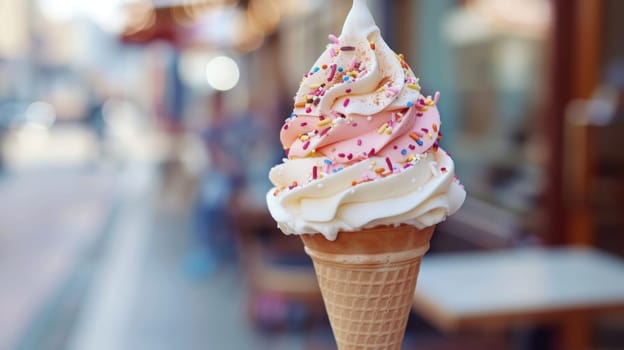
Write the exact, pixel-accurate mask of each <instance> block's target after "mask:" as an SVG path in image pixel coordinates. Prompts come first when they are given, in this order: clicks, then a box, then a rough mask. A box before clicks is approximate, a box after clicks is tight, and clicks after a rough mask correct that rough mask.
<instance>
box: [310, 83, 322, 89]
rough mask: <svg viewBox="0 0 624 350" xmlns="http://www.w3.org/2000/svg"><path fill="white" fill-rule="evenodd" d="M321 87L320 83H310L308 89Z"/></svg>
mask: <svg viewBox="0 0 624 350" xmlns="http://www.w3.org/2000/svg"><path fill="white" fill-rule="evenodd" d="M320 87H321V84H312V85H310V89H318V88H320Z"/></svg>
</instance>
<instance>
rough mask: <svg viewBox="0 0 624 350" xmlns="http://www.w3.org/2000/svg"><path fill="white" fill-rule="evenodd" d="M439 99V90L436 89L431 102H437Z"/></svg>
mask: <svg viewBox="0 0 624 350" xmlns="http://www.w3.org/2000/svg"><path fill="white" fill-rule="evenodd" d="M439 100H440V91H436V93H435V95H433V103H434V104H437V103H438V101H439Z"/></svg>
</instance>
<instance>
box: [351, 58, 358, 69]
mask: <svg viewBox="0 0 624 350" xmlns="http://www.w3.org/2000/svg"><path fill="white" fill-rule="evenodd" d="M356 64H357V56H353V58H352V59H351V62H350V63H349V68H355V65H356Z"/></svg>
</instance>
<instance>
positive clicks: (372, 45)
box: [368, 41, 375, 50]
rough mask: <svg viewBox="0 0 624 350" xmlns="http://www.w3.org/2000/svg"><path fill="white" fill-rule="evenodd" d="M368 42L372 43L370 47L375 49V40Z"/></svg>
mask: <svg viewBox="0 0 624 350" xmlns="http://www.w3.org/2000/svg"><path fill="white" fill-rule="evenodd" d="M368 44H369V45H370V48H371V49H372V50H375V42H374V41H369V42H368Z"/></svg>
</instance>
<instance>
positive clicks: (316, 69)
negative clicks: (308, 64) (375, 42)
mask: <svg viewBox="0 0 624 350" xmlns="http://www.w3.org/2000/svg"><path fill="white" fill-rule="evenodd" d="M319 70H321V68H319V67H314V69H313V70H312V71H313V72H314V73H316V72H318V71H319Z"/></svg>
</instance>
